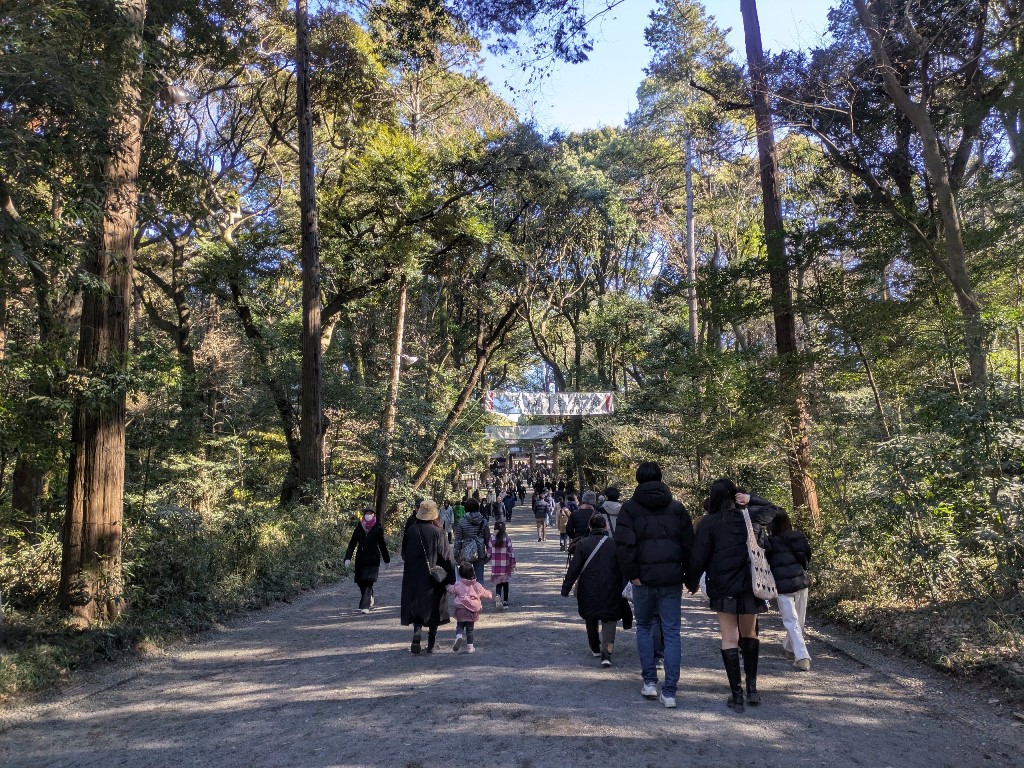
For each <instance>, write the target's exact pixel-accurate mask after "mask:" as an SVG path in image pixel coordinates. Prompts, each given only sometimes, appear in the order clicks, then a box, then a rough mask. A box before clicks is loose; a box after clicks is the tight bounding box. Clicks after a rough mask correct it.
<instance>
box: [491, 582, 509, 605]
mask: <svg viewBox="0 0 1024 768" xmlns="http://www.w3.org/2000/svg"><path fill="white" fill-rule="evenodd" d="M494 593H495V594H496V595H497V596H498V597H500V598H501V599H502V600H503V601H504V602H506V603H507V602H508V582H507V581H506V582H505V583H504V584H495V585H494Z"/></svg>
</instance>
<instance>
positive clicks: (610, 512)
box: [597, 485, 622, 534]
mask: <svg viewBox="0 0 1024 768" xmlns="http://www.w3.org/2000/svg"><path fill="white" fill-rule="evenodd" d="M604 497H605V500H604V503H602V504H601V505H600V506H599V507H598V508H597V511H598V512H602V513H604V516H605V517H607V518H608V530H609V531H611V532H612V533H613V534H614V533H615V526H616V525H617V524H618V520H619V510H620V509H622V502H621V501H619V489H618V488H616V487H615V486H614V485H610V486H608V487H607V488H605V489H604Z"/></svg>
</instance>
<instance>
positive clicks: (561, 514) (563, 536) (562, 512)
mask: <svg viewBox="0 0 1024 768" xmlns="http://www.w3.org/2000/svg"><path fill="white" fill-rule="evenodd" d="M571 514H572V510H571V509H569V507H567V506H565V505H564V504H563V505H562V506H561V507H559V508H558V548H559V549H560V550H562V551H563V552H565V550H566V548H567V547H568V546H569V534H568V533H567V532H566V526H567V525H568V524H569V516H570V515H571Z"/></svg>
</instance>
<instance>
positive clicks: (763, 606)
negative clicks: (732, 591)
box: [711, 592, 768, 616]
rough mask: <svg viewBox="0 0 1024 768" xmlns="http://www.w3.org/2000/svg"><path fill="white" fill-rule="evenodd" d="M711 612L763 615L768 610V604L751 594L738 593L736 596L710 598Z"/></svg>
mask: <svg viewBox="0 0 1024 768" xmlns="http://www.w3.org/2000/svg"><path fill="white" fill-rule="evenodd" d="M711 610H712V611H715V612H716V613H731V614H735V615H737V616H739V615H740V614H754V613H764V612H765V611H767V610H768V602H767V601H766V600H762V599H761V598H759V597H754V593H753V592H740V593H739V594H738V595H727V596H726V597H712V598H711Z"/></svg>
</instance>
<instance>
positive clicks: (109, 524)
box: [60, 0, 146, 624]
mask: <svg viewBox="0 0 1024 768" xmlns="http://www.w3.org/2000/svg"><path fill="white" fill-rule="evenodd" d="M115 10H116V16H115V23H114V29H115V30H116V32H117V33H118V34H112V35H111V39H110V40H109V42H108V45H109V51H110V54H111V55H112V56H116V57H117V58H118V60H119V61H120V62H121V65H122V66H123V75H122V77H121V82H120V83H119V85H118V87H119V88H120V98H119V105H118V109H117V113H116V114H115V115H114V116H113V118H112V120H111V125H110V132H109V137H108V142H109V145H108V148H107V151H108V157H107V159H106V162H105V167H104V173H103V183H104V197H103V203H102V208H101V221H100V222H99V225H98V233H97V242H96V247H95V249H94V250H93V251H92V253H91V257H90V258H89V260H88V263H87V264H86V271H87V272H88V274H89V275H90V276H91V277H92V283H91V285H90V286H89V288H88V290H87V291H86V292H85V296H84V299H83V305H82V325H81V335H80V338H79V348H78V366H79V369H80V370H81V372H82V374H83V377H85V379H86V381H87V383H86V384H85V386H84V387H83V388H82V391H81V392H80V393H79V395H78V397H77V399H76V402H75V411H74V416H73V421H72V435H71V460H70V465H69V469H68V504H67V510H66V512H65V519H64V549H63V557H62V560H61V578H60V602H61V604H62V605H63V606H64V607H65V608H67V609H68V610H69V611H70V612H71V613H72V615H73V617H74V618H75V620H76V621H77V622H78V623H80V624H87V623H89V622H91V621H93V620H95V619H106V620H112V619H114V618H116V617H117V616H118V615H119V614H120V613H121V610H122V608H123V604H124V599H123V597H122V584H121V534H122V530H123V529H122V516H123V511H124V504H123V498H124V457H125V390H126V378H127V376H126V374H127V355H128V331H129V320H130V314H131V293H132V260H133V258H134V253H135V220H136V215H137V210H138V190H137V187H136V180H137V178H138V172H139V161H140V158H141V154H142V114H141V112H142V104H141V78H142V67H143V29H144V27H145V21H146V0H120V1H119V2H118V3H117V4H116V5H115Z"/></svg>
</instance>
